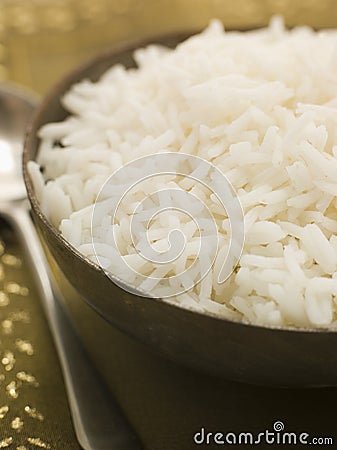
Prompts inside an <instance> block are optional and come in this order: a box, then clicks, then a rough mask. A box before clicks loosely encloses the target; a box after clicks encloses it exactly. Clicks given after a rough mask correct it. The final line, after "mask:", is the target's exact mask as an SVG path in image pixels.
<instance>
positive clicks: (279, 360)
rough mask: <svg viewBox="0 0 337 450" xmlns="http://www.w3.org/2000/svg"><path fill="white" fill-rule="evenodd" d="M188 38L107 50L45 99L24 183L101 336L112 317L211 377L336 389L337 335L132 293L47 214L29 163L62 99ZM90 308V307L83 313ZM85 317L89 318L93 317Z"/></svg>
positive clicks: (60, 113) (60, 112) (60, 115)
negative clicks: (153, 49)
mask: <svg viewBox="0 0 337 450" xmlns="http://www.w3.org/2000/svg"><path fill="white" fill-rule="evenodd" d="M184 37H186V35H185V36H175V37H173V38H172V37H170V38H167V37H166V38H162V39H153V40H151V41H148V42H135V43H133V44H131V45H125V46H123V47H119V48H115V49H113V50H111V51H108V52H105V53H103V54H101V55H100V56H98V57H96V58H94V59H92V60H91V61H89V62H88V63H87V64H85V65H83V66H81V67H80V68H78V69H77V70H75V71H74V72H72V73H71V74H69V75H67V76H66V77H65V78H64V79H63V80H62V81H61V82H60V83H59V84H58V85H57V86H56V87H54V89H53V90H52V91H51V92H50V94H49V95H48V96H47V97H46V98H45V99H44V101H43V102H42V104H41V106H40V107H39V108H38V110H37V112H36V114H35V116H34V118H33V121H32V124H31V126H30V128H29V130H28V135H27V138H26V141H25V149H24V157H23V172H24V178H25V183H26V187H27V192H28V197H29V200H30V203H31V207H32V214H33V218H34V221H35V223H36V226H37V227H38V230H39V232H40V234H41V236H42V239H43V241H44V243H45V245H46V247H47V248H48V250H49V251H50V253H51V255H52V256H53V258H54V259H55V261H56V263H57V265H58V266H59V268H60V269H61V270H62V272H63V273H64V275H65V277H66V278H67V279H68V280H69V282H70V283H71V284H72V285H73V286H74V287H75V289H76V290H77V292H78V293H79V294H80V296H81V297H82V299H83V301H85V302H86V303H87V304H88V305H89V306H90V307H91V314H92V315H95V318H94V320H93V321H92V323H95V324H96V327H97V329H96V330H95V333H96V335H97V336H98V337H99V336H100V333H101V327H100V326H98V325H97V324H99V323H100V322H102V321H103V320H105V321H107V322H108V323H109V324H110V327H117V328H118V329H120V330H122V331H124V332H125V333H127V334H128V335H130V336H132V337H134V338H135V339H137V340H139V341H141V342H143V343H145V344H147V345H148V346H149V347H151V348H152V349H154V350H155V351H157V352H159V353H160V354H161V355H163V356H165V357H167V358H169V359H171V360H174V361H176V362H178V363H181V364H183V365H186V366H189V367H192V368H195V369H198V370H202V371H206V372H208V373H210V374H212V375H216V376H222V377H226V378H228V379H232V380H236V381H240V382H247V383H252V384H259V385H271V386H272V385H274V386H297V387H309V386H311V387H312V386H335V385H337V352H336V348H337V333H335V332H332V331H328V330H314V329H296V328H283V329H279V328H271V327H263V326H255V325H248V324H244V323H240V322H236V321H232V320H227V319H224V318H219V317H215V316H214V315H212V314H209V313H199V312H193V311H190V310H187V309H184V308H182V307H179V306H175V305H172V304H170V303H168V302H167V301H165V300H161V299H154V298H150V297H149V298H147V297H142V296H137V295H136V294H130V293H128V292H126V291H124V290H123V289H121V288H120V287H119V286H118V285H117V284H115V283H114V282H113V281H112V280H111V279H110V278H109V277H107V276H106V275H105V274H104V272H103V270H102V269H101V268H100V267H99V266H98V265H96V264H94V263H93V262H91V261H90V260H88V259H86V258H84V257H83V256H82V255H81V254H80V253H79V252H78V251H77V250H76V249H75V248H74V247H73V246H72V245H70V244H69V243H68V242H67V241H66V240H65V239H64V238H63V237H62V236H61V235H60V233H59V231H58V230H57V229H55V228H54V227H53V225H51V224H50V222H49V221H48V220H47V219H46V217H45V216H44V214H43V213H42V212H41V209H40V206H39V204H38V202H37V200H36V196H35V193H34V189H33V185H32V182H31V179H30V177H29V175H28V172H27V163H28V161H30V160H34V159H35V158H36V155H37V150H38V146H39V139H38V137H37V131H38V130H39V128H40V127H41V126H42V125H43V124H45V123H48V122H57V121H61V120H63V119H64V118H65V117H66V116H67V112H66V111H65V110H64V109H63V108H62V106H61V103H60V98H61V97H62V95H63V94H64V93H65V92H66V91H68V89H69V88H70V87H71V85H73V84H74V83H76V82H78V81H80V80H81V79H83V78H90V79H92V80H97V79H98V78H99V76H100V75H101V74H102V73H103V72H104V71H105V70H107V69H108V68H109V67H110V66H112V65H113V64H116V63H122V64H124V65H126V66H127V67H131V66H134V61H133V59H132V52H133V49H135V48H137V47H139V46H144V45H146V44H148V43H150V42H157V43H158V42H160V43H164V44H166V45H169V46H174V45H175V44H176V43H177V42H179V41H180V40H182V39H183V38H184ZM87 309H88V308H86V307H85V305H84V304H83V311H84V310H86V311H87ZM70 310H71V308H70ZM99 315H100V316H101V317H99ZM83 317H85V318H86V319H85V320H87V321H88V320H90V318H89V316H88V314H87V313H86V316H83ZM83 317H82V315H81V308H77V309H76V313H75V314H74V313H73V321H74V322H75V325H76V323H80V322H81V320H83ZM103 328H104V329H105V330H106V328H107V327H106V326H104V327H103V326H102V329H103ZM107 339H109V336H106V338H105V341H106V340H107ZM111 339H112V337H111ZM84 341H85V339H84ZM98 341H99V339H98ZM107 358H108V354H107Z"/></svg>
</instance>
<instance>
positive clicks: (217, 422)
mask: <svg viewBox="0 0 337 450" xmlns="http://www.w3.org/2000/svg"><path fill="white" fill-rule="evenodd" d="M275 13H281V14H283V15H284V16H285V20H286V23H287V25H289V26H293V25H296V24H308V25H311V26H314V27H316V28H322V27H336V25H337V2H336V1H335V0H320V1H316V0H306V1H302V0H209V1H207V0H146V1H145V0H29V1H28V0H0V81H2V80H9V81H14V82H16V83H19V84H23V85H25V86H27V87H30V88H31V89H33V90H35V91H37V92H39V93H41V94H44V93H45V92H47V91H48V89H50V87H51V86H52V85H53V83H54V82H56V80H58V79H59V78H60V77H61V76H62V75H63V74H64V73H66V72H67V71H68V70H70V69H71V68H72V67H74V66H76V65H77V64H78V63H79V62H81V61H84V60H85V59H86V58H88V57H90V56H91V55H93V54H94V53H96V52H97V51H100V50H102V49H104V48H107V47H111V46H112V45H113V44H114V43H116V42H119V41H122V40H126V39H132V38H137V37H145V36H149V35H154V34H159V33H165V32H170V31H171V32H172V31H179V30H180V31H181V30H194V29H199V28H202V27H203V26H205V25H206V24H207V23H208V21H209V20H210V19H211V18H213V17H219V18H220V19H222V20H223V22H224V23H225V26H226V27H227V28H228V29H233V28H240V29H249V28H254V27H259V26H262V25H265V24H266V23H267V22H268V20H269V18H270V17H271V15H272V14H275ZM0 235H1V236H2V237H3V238H4V239H5V241H6V240H7V243H6V249H5V251H4V253H5V254H7V253H9V254H13V255H17V256H19V257H21V256H22V255H21V252H22V250H21V248H20V247H19V246H18V244H17V242H16V241H15V238H14V237H13V235H12V234H11V233H9V232H8V230H7V229H6V227H4V226H3V224H1V227H0ZM0 258H1V255H0ZM5 259H6V258H5ZM9 261H10V260H9ZM12 261H14V260H12ZM7 262H8V261H7ZM1 264H2V266H4V268H5V271H4V274H3V275H4V277H3V278H4V279H3V280H2V281H1V280H0V283H2V284H1V286H0V291H2V292H5V294H8V296H9V297H10V302H9V303H8V304H6V299H5V300H4V298H5V297H4V295H2V297H3V298H2V300H1V296H0V322H1V324H0V325H1V328H0V340H1V344H0V352H1V364H0V448H6V447H9V448H15V449H17V450H25V449H28V448H29V449H32V448H52V449H59V450H72V449H77V448H79V447H78V444H77V442H76V439H75V436H74V432H73V429H72V425H71V419H70V414H69V409H68V405H67V400H66V395H65V391H64V385H63V381H62V376H61V372H60V367H59V363H58V360H57V357H56V355H55V348H54V345H53V343H52V340H51V337H50V334H49V332H48V328H47V325H46V323H45V320H44V316H43V314H42V311H41V307H40V305H39V302H38V298H37V295H36V292H35V290H34V285H33V284H32V280H31V278H30V275H29V271H28V268H27V267H26V266H25V264H24V263H23V265H22V266H21V267H20V268H19V267H17V268H15V267H14V266H11V265H10V264H7V265H6V263H4V261H2V262H1V263H0V268H1ZM0 278H1V277H0ZM13 280H14V281H15V282H16V283H18V284H19V285H20V286H23V287H28V289H29V295H28V296H22V295H21V296H20V295H18V294H16V293H15V292H12V293H10V292H6V289H7V288H8V285H7V284H8V282H9V281H13ZM6 286H7V287H6ZM13 289H15V288H13ZM65 293H66V295H74V294H73V293H71V290H67V289H66V290H65ZM1 302H2V303H1ZM76 304H77V305H79V306H78V307H82V306H81V305H80V304H78V303H76V301H75V302H74V308H75V307H76ZM84 307H85V306H84V304H83V308H84ZM20 312H21V316H20ZM13 314H14V316H13ZM15 314H16V316H15ZM25 314H26V316H25ZM13 317H14V320H13ZM15 317H16V319H15ZM25 317H26V319H25ZM25 320H26V322H25ZM6 321H7V322H6ZM6 327H7V328H6ZM8 327H9V328H8ZM11 327H12V329H11ZM84 328H85V326H84ZM10 329H11V331H10ZM17 339H21V340H22V341H23V342H21V347H22V346H23V347H22V348H26V350H25V351H21V350H20V341H17ZM87 340H90V327H88V330H87ZM25 342H26V344H27V345H28V344H29V343H30V344H31V345H32V348H33V353H34V354H32V355H28V354H27V351H29V345H28V347H27V345H26V347H25V346H24V343H25ZM110 345H111V353H110V358H115V359H116V361H117V362H118V364H116V370H115V372H114V373H113V374H110V375H109V376H110V386H111V388H112V390H113V391H114V394H115V396H116V398H117V399H118V401H119V402H120V404H121V406H122V408H123V409H124V411H125V412H126V415H127V417H128V418H129V420H130V422H131V423H132V425H133V426H134V428H135V430H136V431H137V433H138V434H139V436H140V438H141V440H142V442H143V444H144V447H145V448H146V449H151V450H161V449H167V450H173V449H176V450H188V449H189V448H194V445H193V442H192V435H193V432H195V431H198V429H200V427H202V426H206V427H209V428H211V429H212V430H216V429H220V431H221V429H227V430H229V428H230V429H237V430H240V429H241V430H242V429H243V430H245V429H249V430H250V431H254V430H258V429H261V428H265V427H266V426H270V425H271V424H272V423H273V421H274V420H277V419H280V420H281V419H282V420H283V421H285V422H287V421H288V423H289V424H290V425H293V426H295V428H301V427H302V428H304V429H306V430H308V427H309V430H308V431H309V432H310V431H315V432H316V434H317V433H318V434H319V433H321V434H325V435H331V433H333V432H335V429H336V427H335V425H334V418H333V416H331V414H329V412H330V408H331V410H332V408H333V407H334V404H335V400H336V398H337V393H336V390H335V389H325V390H321V391H312V392H311V391H307V392H305V393H304V392H296V391H282V392H281V391H277V390H267V389H262V388H251V387H247V386H244V387H237V386H235V385H233V384H230V383H226V382H224V381H223V380H211V379H210V378H208V377H205V376H202V375H200V374H196V373H193V372H190V371H187V370H185V369H182V368H179V367H177V366H175V365H173V364H170V363H168V362H166V361H162V360H160V359H159V358H157V357H156V356H154V355H153V354H152V353H150V352H148V351H147V350H146V349H145V348H143V347H142V346H141V345H140V344H136V343H135V342H133V341H131V340H129V339H128V338H126V337H125V336H123V335H122V334H121V333H119V332H117V331H116V336H115V341H114V342H112V343H110ZM27 348H28V350H27ZM102 348H104V343H102ZM13 359H14V360H15V361H13ZM11 361H12V362H11ZM11 364H12V365H13V367H11ZM20 377H21V378H20ZM32 377H33V378H32ZM13 383H14V384H13ZM16 394H18V396H17V397H16ZM335 395H336V397H335ZM42 418H43V419H42ZM310 427H311V429H310Z"/></svg>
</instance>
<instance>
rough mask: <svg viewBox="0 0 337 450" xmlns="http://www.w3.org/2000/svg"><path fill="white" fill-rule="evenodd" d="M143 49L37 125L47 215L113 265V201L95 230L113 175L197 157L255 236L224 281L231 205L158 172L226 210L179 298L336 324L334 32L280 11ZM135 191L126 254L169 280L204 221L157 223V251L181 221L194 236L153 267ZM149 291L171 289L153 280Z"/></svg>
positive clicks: (159, 182)
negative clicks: (148, 163) (169, 157)
mask: <svg viewBox="0 0 337 450" xmlns="http://www.w3.org/2000/svg"><path fill="white" fill-rule="evenodd" d="M135 59H136V62H137V64H138V68H137V69H133V70H126V69H125V68H123V67H121V66H114V67H112V68H111V69H110V70H109V71H107V72H106V73H105V74H104V75H103V76H102V77H101V79H100V80H99V81H98V82H97V83H92V82H91V81H89V80H83V81H82V82H80V83H78V84H77V85H75V86H73V87H72V89H71V90H70V91H69V92H68V93H67V94H66V95H65V96H64V98H63V100H62V101H63V105H64V106H65V108H66V109H67V110H68V111H69V113H70V115H69V117H68V118H67V119H66V120H65V121H64V122H61V123H53V124H48V125H45V126H44V127H43V128H42V129H41V130H40V132H39V136H40V138H41V146H40V150H39V155H38V159H37V163H35V162H30V163H29V171H30V175H31V177H32V180H33V183H34V187H35V192H36V195H37V197H38V200H39V202H40V204H41V207H42V210H43V212H44V213H45V214H46V216H47V217H48V219H49V220H50V221H51V222H52V223H53V224H54V225H55V226H56V227H57V228H58V229H59V230H60V231H61V233H62V234H63V236H64V237H65V238H66V239H67V240H68V241H69V242H70V243H71V244H73V245H74V246H75V247H76V248H77V249H78V250H79V251H80V252H82V253H83V254H84V255H85V256H87V257H89V258H91V259H93V260H95V261H97V259H96V256H95V251H94V250H95V249H96V251H97V254H98V259H99V261H100V263H101V264H102V265H103V266H104V267H105V268H107V269H108V270H111V271H112V272H114V273H115V272H116V271H118V267H115V266H116V265H115V264H114V261H115V252H116V249H115V248H114V246H113V245H112V236H111V217H110V216H109V209H106V210H105V209H104V204H103V205H101V207H102V209H101V210H100V211H101V214H100V220H99V223H96V224H94V227H93V240H94V242H96V245H95V249H94V248H93V244H92V236H91V217H92V211H93V206H92V205H93V204H94V203H95V200H96V198H97V195H98V193H99V191H100V189H101V188H102V186H103V184H104V182H105V181H106V180H107V178H108V177H109V176H110V175H111V174H112V173H113V172H114V171H115V170H117V169H118V168H120V167H121V166H123V165H124V164H126V163H128V162H129V161H132V160H134V159H135V158H139V157H141V156H144V155H149V154H154V153H158V152H163V151H170V152H181V153H187V154H191V155H196V156H199V157H201V158H204V159H206V160H208V161H210V162H212V163H213V164H214V165H216V166H217V167H218V168H219V169H220V170H221V171H222V172H223V173H225V174H226V176H227V177H228V179H229V180H230V182H231V183H232V185H233V187H234V189H235V190H236V192H237V194H238V196H239V199H240V202H241V204H242V207H243V210H244V214H245V245H244V249H243V253H242V258H241V260H240V263H239V265H238V267H237V269H236V271H235V273H234V274H233V276H232V277H230V278H229V279H228V280H227V282H226V283H225V284H222V285H220V284H217V282H216V279H217V274H218V273H219V271H220V267H221V264H222V262H223V260H224V259H225V257H226V251H227V248H228V239H229V237H228V233H227V231H228V223H227V222H226V220H227V217H226V214H224V213H223V211H221V208H220V206H219V205H218V204H217V202H216V198H214V197H212V194H211V193H210V192H208V191H207V190H205V189H203V188H202V187H200V186H193V183H192V184H191V183H190V180H188V179H187V180H186V179H185V180H177V179H175V178H174V177H162V178H159V179H157V178H156V179H155V180H152V181H151V183H150V184H151V188H155V189H156V188H158V189H160V188H162V187H163V186H167V185H170V186H176V187H178V188H180V189H181V188H182V189H184V190H186V191H188V190H191V189H192V190H193V192H194V193H195V195H198V196H199V197H200V198H202V199H203V201H205V202H206V203H207V204H208V206H209V208H210V209H211V211H212V213H213V214H215V216H216V224H217V232H218V235H219V241H220V244H221V245H220V251H219V253H218V254H217V258H216V260H215V263H214V264H213V265H212V269H211V272H210V273H209V274H208V275H207V276H206V277H205V278H204V279H203V280H202V282H201V283H198V284H197V285H196V286H194V288H193V289H192V290H189V291H188V292H185V293H184V294H182V295H180V296H178V297H176V298H175V299H173V300H172V301H176V302H178V303H180V304H181V305H182V307H187V308H194V309H198V310H200V311H209V312H211V313H214V314H216V315H220V316H225V317H229V318H238V319H242V320H244V321H248V322H250V323H255V324H267V325H277V326H284V325H291V326H302V327H336V326H337V300H336V295H337V238H336V233H337V210H336V206H337V201H336V195H337V63H336V61H337V32H336V31H333V30H329V31H322V32H314V31H313V30H311V29H310V28H308V27H299V28H295V29H293V30H291V31H288V30H285V29H284V27H283V23H282V20H281V19H280V18H278V17H276V18H274V19H273V20H272V22H271V24H270V26H269V27H268V28H266V29H262V30H258V31H252V32H245V33H239V32H224V30H223V29H222V25H221V24H220V22H218V21H213V22H212V23H211V24H210V26H209V27H208V28H207V29H206V30H205V31H204V32H202V33H201V34H199V35H196V36H194V37H192V38H190V39H188V40H186V41H185V42H183V43H182V44H180V45H179V46H178V47H177V48H176V49H175V50H169V49H166V48H163V47H159V46H150V47H148V48H146V49H139V50H137V51H136V52H135ZM57 142H61V143H62V147H61V146H59V145H55V143H57ZM41 168H42V169H43V171H42V173H41V171H40V169H41ZM148 188H149V186H148ZM146 189H147V188H146V187H144V188H143V190H142V193H141V195H142V196H143V197H146V196H147V195H149V191H146ZM132 195H133V197H132ZM163 195H164V194H163ZM130 199H131V200H130V203H129V204H128V205H126V206H125V208H126V209H125V210H124V215H123V214H122V215H120V216H119V217H118V220H117V222H116V223H115V224H113V226H114V227H115V232H116V235H117V236H118V240H119V248H120V249H122V250H123V254H124V256H125V258H126V259H127V260H128V263H129V264H130V265H131V266H132V267H134V268H136V270H138V271H140V272H142V273H143V275H152V276H153V275H155V274H157V275H158V276H159V277H169V276H171V275H172V274H173V275H174V274H175V273H179V271H181V270H183V269H184V268H186V266H187V265H188V261H189V260H190V259H191V258H193V257H194V256H195V254H197V253H198V247H197V243H196V237H195V228H193V221H189V220H186V218H183V217H182V216H181V215H180V214H179V213H177V212H172V211H171V213H169V214H167V215H163V216H161V218H160V221H157V222H156V223H155V225H154V226H153V227H152V228H151V230H150V232H151V233H152V234H151V239H152V240H153V242H154V243H155V244H156V245H157V247H158V249H160V251H164V250H165V245H166V244H165V242H166V243H167V240H166V237H167V234H168V233H169V231H170V230H171V229H172V228H174V227H180V228H181V229H184V232H185V235H186V236H187V244H188V245H187V246H186V249H185V250H186V251H185V253H184V255H182V256H181V257H180V258H179V259H178V260H177V261H176V263H175V264H172V265H171V266H170V268H169V269H168V268H167V267H166V268H165V267H164V268H163V267H160V266H156V265H155V264H152V265H151V264H150V263H149V262H144V260H143V259H142V258H141V257H140V256H139V255H138V254H137V248H135V246H133V245H132V243H131V237H130V232H129V228H130V226H129V225H130V224H129V221H130V215H131V212H132V210H133V208H134V206H135V205H136V204H137V202H138V203H139V202H140V201H141V196H140V192H139V191H138V192H134V193H133V194H131V197H130ZM162 201H163V202H164V203H165V202H166V201H168V200H167V199H165V198H163V199H162ZM128 208H129V209H128ZM226 227H227V231H226ZM102 233H103V234H102ZM198 258H199V261H198V263H199V264H200V267H201V266H202V264H203V265H204V266H205V265H207V264H210V259H209V255H208V254H202V255H198ZM198 267H199V266H198ZM168 270H169V271H168ZM200 270H201V269H200ZM170 274H171V275H170ZM119 275H120V276H123V274H119ZM129 281H130V280H129ZM131 281H132V282H134V283H135V284H137V279H136V278H135V279H134V280H131ZM192 281H193V280H192ZM188 282H189V280H188V279H187V278H186V279H183V283H186V285H188ZM142 287H143V288H144V289H147V290H151V291H152V292H154V293H155V294H158V295H160V284H158V283H157V284H156V283H155V282H154V281H153V278H149V279H148V280H146V281H145V282H143V284H142Z"/></svg>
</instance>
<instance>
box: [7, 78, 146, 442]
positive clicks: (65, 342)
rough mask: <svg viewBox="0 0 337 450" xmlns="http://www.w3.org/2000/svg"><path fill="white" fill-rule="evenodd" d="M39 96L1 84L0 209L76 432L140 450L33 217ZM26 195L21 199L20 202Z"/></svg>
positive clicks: (92, 439)
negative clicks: (92, 357) (29, 139)
mask: <svg viewBox="0 0 337 450" xmlns="http://www.w3.org/2000/svg"><path fill="white" fill-rule="evenodd" d="M37 103H38V97H37V96H36V95H35V94H32V93H30V92H29V91H26V90H24V89H22V88H19V87H17V86H14V85H9V84H0V214H1V215H3V216H5V218H6V219H7V220H8V221H9V222H10V223H11V224H12V225H13V226H14V228H15V229H16V230H17V232H18V233H19V235H20V238H21V240H22V242H23V244H24V246H25V249H26V253H27V256H28V257H29V259H30V263H31V268H32V271H33V273H34V277H35V280H36V283H37V285H38V289H39V292H40V298H41V301H42V305H43V308H44V311H45V315H46V317H47V320H48V322H49V327H50V330H51V333H52V335H53V338H54V342H55V345H56V349H57V352H58V356H59V359H60V363H61V367H62V371H63V375H64V379H65V384H66V389H67V393H68V399H69V405H70V410H71V414H72V418H73V423H74V428H75V432H76V435H77V438H78V441H79V443H80V445H81V446H82V447H83V449H85V450H134V449H139V448H140V444H139V442H138V440H137V438H136V436H135V434H134V433H133V431H132V430H131V428H130V426H129V425H128V423H127V421H126V419H125V418H124V417H123V415H122V412H121V411H120V409H119V407H118V405H117V404H116V403H115V402H114V401H113V399H112V398H111V396H110V395H109V394H108V392H107V390H106V389H105V388H104V386H103V385H102V383H101V381H100V380H99V378H98V375H97V373H96V371H95V369H94V368H93V366H92V363H91V362H90V361H89V359H88V357H87V356H86V354H85V352H84V351H83V348H82V346H81V344H80V342H79V340H78V338H77V336H76V334H75V333H74V330H73V329H72V326H71V325H70V323H69V321H68V318H67V317H66V315H65V313H64V311H63V309H62V307H61V305H60V303H59V298H60V295H59V293H58V291H57V287H56V285H55V283H54V282H53V281H52V274H51V273H50V271H49V268H48V267H49V266H48V263H47V261H46V259H45V256H44V253H43V250H42V248H41V244H40V241H39V239H38V236H37V234H36V231H35V229H34V227H33V224H32V221H31V219H30V217H29V213H28V209H27V206H26V205H27V204H26V203H25V202H24V201H23V200H24V198H25V195H26V191H25V186H24V183H23V179H22V176H21V152H22V145H23V137H24V133H25V129H26V126H27V124H28V122H29V120H30V117H31V116H32V114H33V111H34V109H35V106H36V105H37ZM20 200H21V201H20Z"/></svg>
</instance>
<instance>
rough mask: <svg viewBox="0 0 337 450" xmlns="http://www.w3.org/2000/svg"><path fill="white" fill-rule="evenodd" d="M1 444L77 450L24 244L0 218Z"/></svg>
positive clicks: (4, 446)
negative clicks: (21, 243) (24, 251)
mask: <svg viewBox="0 0 337 450" xmlns="http://www.w3.org/2000/svg"><path fill="white" fill-rule="evenodd" d="M0 342H1V344H0V448H14V449H18V450H28V449H34V448H43V449H55V450H78V449H79V446H78V444H77V442H76V438H75V435H74V431H73V427H72V422H71V417H70V413H69V408H68V402H67V397H66V394H65V390H64V384H63V378H62V374H61V370H60V366H59V363H58V358H57V355H56V350H55V347H54V344H53V341H52V339H51V336H50V333H49V330H48V326H47V323H46V320H45V317H44V314H43V311H42V308H41V305H40V302H39V296H38V293H37V291H36V287H35V283H34V280H33V277H32V274H31V272H30V270H29V265H28V264H27V261H26V259H25V256H24V253H23V247H22V246H21V245H20V243H19V242H18V240H17V235H16V234H15V233H14V231H13V229H11V228H10V227H9V226H8V225H7V224H6V223H5V222H3V221H2V220H1V219H0Z"/></svg>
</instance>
